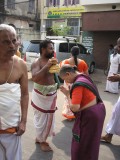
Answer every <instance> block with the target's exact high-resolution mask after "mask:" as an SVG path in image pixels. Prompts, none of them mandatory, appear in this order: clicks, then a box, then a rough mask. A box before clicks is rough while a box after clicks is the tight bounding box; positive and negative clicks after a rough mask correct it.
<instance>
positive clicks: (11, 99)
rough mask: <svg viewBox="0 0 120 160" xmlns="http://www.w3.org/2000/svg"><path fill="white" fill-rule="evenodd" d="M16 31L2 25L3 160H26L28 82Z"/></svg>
mask: <svg viewBox="0 0 120 160" xmlns="http://www.w3.org/2000/svg"><path fill="white" fill-rule="evenodd" d="M17 47H18V42H17V36H16V31H15V29H14V28H13V27H12V26H9V25H6V24H0V160H5V159H7V160H22V154H21V135H22V134H23V133H24V132H25V128H26V120H27V108H28V78H27V67H26V64H25V63H24V61H23V60H22V59H21V58H19V57H17V56H16V55H15V53H16V51H17Z"/></svg>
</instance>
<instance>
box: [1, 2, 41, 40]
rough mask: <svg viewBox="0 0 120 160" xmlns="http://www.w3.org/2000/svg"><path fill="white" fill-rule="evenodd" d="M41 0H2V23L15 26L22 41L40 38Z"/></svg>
mask: <svg viewBox="0 0 120 160" xmlns="http://www.w3.org/2000/svg"><path fill="white" fill-rule="evenodd" d="M39 8H40V7H39V0H28V1H27V0H1V1H0V23H5V24H9V25H12V26H14V27H15V29H16V30H17V33H18V35H19V38H20V40H21V41H27V40H31V39H39V38H40V13H39V12H40V11H39Z"/></svg>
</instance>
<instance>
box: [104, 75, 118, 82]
mask: <svg viewBox="0 0 120 160" xmlns="http://www.w3.org/2000/svg"><path fill="white" fill-rule="evenodd" d="M107 79H108V80H109V81H112V82H118V81H120V74H114V75H113V76H110V77H108V78H107Z"/></svg>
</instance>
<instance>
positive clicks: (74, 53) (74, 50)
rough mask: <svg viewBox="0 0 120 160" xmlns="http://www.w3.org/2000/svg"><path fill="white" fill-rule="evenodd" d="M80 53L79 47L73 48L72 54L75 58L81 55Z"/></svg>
mask: <svg viewBox="0 0 120 160" xmlns="http://www.w3.org/2000/svg"><path fill="white" fill-rule="evenodd" d="M79 53H80V48H79V47H78V46H73V47H72V48H71V54H72V55H73V56H77V55H79Z"/></svg>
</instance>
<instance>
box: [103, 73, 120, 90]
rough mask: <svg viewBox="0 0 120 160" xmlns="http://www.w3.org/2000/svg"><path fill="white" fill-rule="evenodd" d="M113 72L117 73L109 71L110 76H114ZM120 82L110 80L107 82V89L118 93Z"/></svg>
mask: <svg viewBox="0 0 120 160" xmlns="http://www.w3.org/2000/svg"><path fill="white" fill-rule="evenodd" d="M113 74H115V72H114V73H113V72H109V73H108V77H110V76H113ZM116 74H117V73H116ZM118 84H119V82H111V81H108V80H107V82H106V91H109V92H111V93H118Z"/></svg>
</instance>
